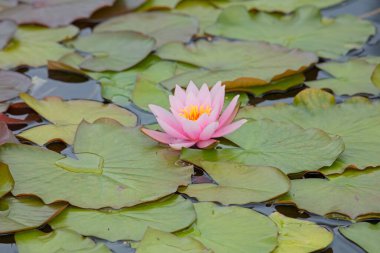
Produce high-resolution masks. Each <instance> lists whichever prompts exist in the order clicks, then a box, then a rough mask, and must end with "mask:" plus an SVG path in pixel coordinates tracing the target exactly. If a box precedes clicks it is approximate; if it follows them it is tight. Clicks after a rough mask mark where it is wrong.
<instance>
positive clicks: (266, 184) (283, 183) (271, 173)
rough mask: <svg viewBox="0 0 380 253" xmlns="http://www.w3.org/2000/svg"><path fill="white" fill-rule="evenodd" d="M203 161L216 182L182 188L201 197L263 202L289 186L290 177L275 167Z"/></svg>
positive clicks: (237, 201) (230, 200)
mask: <svg viewBox="0 0 380 253" xmlns="http://www.w3.org/2000/svg"><path fill="white" fill-rule="evenodd" d="M201 165H202V168H203V169H204V170H205V171H206V172H207V174H208V175H209V176H211V177H212V179H213V180H214V181H215V184H212V183H206V184H191V185H189V186H188V187H187V188H185V189H182V190H180V192H182V193H185V194H187V195H189V196H191V197H195V198H197V199H198V200H200V201H216V202H219V203H222V204H225V205H229V204H247V203H251V202H263V201H267V200H270V199H273V198H275V197H278V196H280V195H282V194H284V193H286V192H288V190H289V188H290V183H289V179H288V177H287V176H286V175H284V174H283V173H281V172H280V171H279V170H278V169H275V168H271V167H253V166H246V165H241V164H235V163H210V162H202V163H201Z"/></svg>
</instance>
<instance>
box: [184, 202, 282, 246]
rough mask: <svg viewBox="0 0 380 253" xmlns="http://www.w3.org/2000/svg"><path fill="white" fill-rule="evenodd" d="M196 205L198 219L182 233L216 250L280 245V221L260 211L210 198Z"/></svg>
mask: <svg viewBox="0 0 380 253" xmlns="http://www.w3.org/2000/svg"><path fill="white" fill-rule="evenodd" d="M194 207H195V211H196V213H197V221H196V222H195V224H194V225H193V227H192V228H191V229H189V230H187V231H183V232H180V234H179V235H180V236H182V237H184V236H187V237H191V238H193V239H195V240H197V241H199V242H201V243H202V244H203V245H205V246H206V247H207V248H209V249H211V250H212V251H213V252H214V253H231V252H235V253H245V252H250V253H266V252H268V253H269V252H272V251H273V250H274V248H275V247H276V246H277V228H276V225H275V224H274V223H273V222H272V221H271V220H270V219H269V218H268V217H266V216H264V215H262V214H260V213H258V212H255V211H253V210H251V209H247V208H242V207H238V206H231V207H221V206H217V205H215V204H212V203H207V202H205V203H196V204H194Z"/></svg>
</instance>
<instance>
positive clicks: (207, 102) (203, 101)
mask: <svg viewBox="0 0 380 253" xmlns="http://www.w3.org/2000/svg"><path fill="white" fill-rule="evenodd" d="M198 101H199V104H200V105H203V106H211V94H210V90H209V89H208V86H207V84H205V83H204V84H203V85H202V87H201V89H200V91H199V93H198Z"/></svg>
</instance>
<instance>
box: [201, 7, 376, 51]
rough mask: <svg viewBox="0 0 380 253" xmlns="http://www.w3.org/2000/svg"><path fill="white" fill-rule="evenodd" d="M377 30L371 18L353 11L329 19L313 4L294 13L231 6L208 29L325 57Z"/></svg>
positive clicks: (353, 46)
mask: <svg viewBox="0 0 380 253" xmlns="http://www.w3.org/2000/svg"><path fill="white" fill-rule="evenodd" d="M263 27H268V29H263ZM375 32H376V30H375V27H374V26H373V25H372V23H371V22H369V21H365V20H361V19H359V18H357V17H354V16H350V15H343V16H338V17H337V18H335V19H327V18H323V17H322V15H321V14H320V12H319V11H318V9H317V8H313V7H303V8H300V9H298V10H297V11H296V12H295V13H294V14H292V15H291V16H287V15H285V16H278V15H276V14H268V13H264V12H257V13H254V14H250V13H249V12H248V11H247V9H246V8H244V7H242V6H235V7H230V8H227V9H225V10H224V11H223V12H222V13H221V14H220V16H219V18H218V21H217V22H216V23H215V24H214V25H212V26H210V27H208V28H207V29H206V33H209V34H212V35H218V36H223V37H228V38H234V39H242V40H252V41H267V42H270V43H275V44H280V45H283V46H286V47H288V48H298V49H302V50H305V51H311V52H314V53H316V54H318V55H319V56H320V57H324V58H337V57H339V56H341V55H344V54H346V53H347V52H348V51H349V50H351V49H356V48H360V47H361V46H362V44H363V43H365V42H366V41H367V39H368V37H369V36H371V35H373V34H375Z"/></svg>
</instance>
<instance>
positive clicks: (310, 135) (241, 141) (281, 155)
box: [181, 120, 344, 174]
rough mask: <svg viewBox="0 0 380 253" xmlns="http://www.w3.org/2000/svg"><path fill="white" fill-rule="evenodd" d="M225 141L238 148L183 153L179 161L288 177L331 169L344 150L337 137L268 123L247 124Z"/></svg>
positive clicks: (185, 151)
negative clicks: (266, 169) (261, 169)
mask: <svg viewBox="0 0 380 253" xmlns="http://www.w3.org/2000/svg"><path fill="white" fill-rule="evenodd" d="M226 138H227V139H228V140H230V141H232V142H233V143H236V144H237V145H238V146H239V148H224V149H214V150H197V149H183V150H182V155H181V159H183V160H185V161H188V162H191V163H194V164H196V165H198V166H200V164H201V162H202V161H210V162H237V163H241V164H246V165H257V166H271V167H276V168H279V169H280V170H282V171H283V172H285V173H287V174H290V173H298V172H301V171H306V170H318V169H319V168H321V167H323V166H330V165H331V164H332V163H333V162H334V161H335V160H336V158H337V157H338V156H339V155H340V154H341V153H342V151H343V150H344V144H343V141H342V139H341V138H340V137H339V136H333V135H329V134H327V133H325V132H323V131H321V130H319V129H308V130H304V129H303V128H301V127H299V126H297V125H295V124H291V123H283V122H274V121H270V120H259V121H250V122H247V123H246V124H244V125H243V126H242V127H241V128H239V129H238V130H237V131H236V132H234V133H232V134H230V135H228V136H226ZM300 154H302V155H300Z"/></svg>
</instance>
